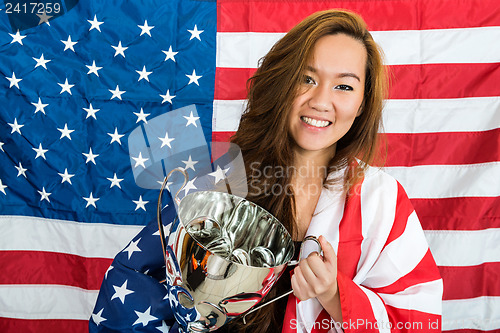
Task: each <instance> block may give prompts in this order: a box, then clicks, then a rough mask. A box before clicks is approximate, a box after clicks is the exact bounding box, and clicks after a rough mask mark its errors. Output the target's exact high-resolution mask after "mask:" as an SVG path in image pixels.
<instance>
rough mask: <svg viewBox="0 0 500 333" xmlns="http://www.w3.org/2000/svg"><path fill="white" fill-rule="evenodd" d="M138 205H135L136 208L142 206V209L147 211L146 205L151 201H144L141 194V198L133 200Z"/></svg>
mask: <svg viewBox="0 0 500 333" xmlns="http://www.w3.org/2000/svg"><path fill="white" fill-rule="evenodd" d="M132 201H133V202H134V203H135V204H136V205H137V206H136V207H135V210H138V209H139V208H142V210H144V211H146V207H145V205H146V204H147V203H148V202H149V201H143V200H142V195H140V196H139V200H138V201H136V200H132Z"/></svg>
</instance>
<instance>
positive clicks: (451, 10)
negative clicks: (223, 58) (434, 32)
mask: <svg viewBox="0 0 500 333" xmlns="http://www.w3.org/2000/svg"><path fill="white" fill-rule="evenodd" d="M217 4H218V11H217V25H218V27H217V30H218V31H221V32H244V31H254V32H284V31H288V30H290V28H292V27H293V26H294V25H295V24H297V23H298V22H300V21H301V20H302V19H304V18H305V17H306V16H308V15H310V14H312V13H314V12H316V11H318V10H325V9H330V8H344V9H348V10H352V11H355V12H357V13H359V14H360V15H361V16H362V17H363V18H364V19H365V20H366V22H367V24H368V27H369V28H370V30H420V29H446V28H465V27H479V26H498V25H500V8H499V6H498V1H497V0H475V1H474V0H470V1H456V0H438V1H436V0H421V1H414V2H412V1H407V0H399V1H397V0H394V1H377V2H373V1H372V0H359V1H309V2H305V1H281V0H280V1H276V0H275V1H272V0H271V1H266V2H261V1H246V0H244V1H241V0H240V1H237V0H220V1H217ZM276 15H279V20H277V19H276Z"/></svg>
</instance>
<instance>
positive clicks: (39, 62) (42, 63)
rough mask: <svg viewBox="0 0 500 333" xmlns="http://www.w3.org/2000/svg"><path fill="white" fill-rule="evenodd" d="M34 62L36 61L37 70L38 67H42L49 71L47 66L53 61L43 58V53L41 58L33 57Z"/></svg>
mask: <svg viewBox="0 0 500 333" xmlns="http://www.w3.org/2000/svg"><path fill="white" fill-rule="evenodd" d="M33 60H35V61H36V65H35V68H37V67H38V66H42V67H43V68H45V69H47V66H45V65H46V64H47V63H48V62H50V61H52V60H49V59H45V58H44V57H43V53H42V55H41V56H40V58H35V57H33Z"/></svg>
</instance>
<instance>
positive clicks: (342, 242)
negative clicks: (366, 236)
mask: <svg viewBox="0 0 500 333" xmlns="http://www.w3.org/2000/svg"><path fill="white" fill-rule="evenodd" d="M362 185H363V183H362V182H361V183H358V184H357V185H354V186H353V187H352V188H351V189H350V191H349V194H348V195H347V199H346V203H345V207H344V215H343V216H342V220H341V221H340V224H339V247H338V253H337V256H338V257H339V258H342V260H339V262H338V270H339V271H342V273H344V274H345V275H346V276H347V277H349V278H351V279H352V278H354V276H355V275H356V271H357V268H358V262H359V258H360V257H361V243H362V242H363V230H362V229H363V228H362V219H361V195H360V193H361V191H363V186H362Z"/></svg>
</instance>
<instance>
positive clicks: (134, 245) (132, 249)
mask: <svg viewBox="0 0 500 333" xmlns="http://www.w3.org/2000/svg"><path fill="white" fill-rule="evenodd" d="M140 240H141V239H140V238H139V239H138V240H136V241H135V242H134V241H132V242H130V243H129V244H128V246H127V247H126V248H125V249H123V251H122V252H128V258H129V259H130V257H132V254H133V253H134V252H141V251H142V250H141V249H140V248H139V247H138V246H137V244H139V241H140Z"/></svg>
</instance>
